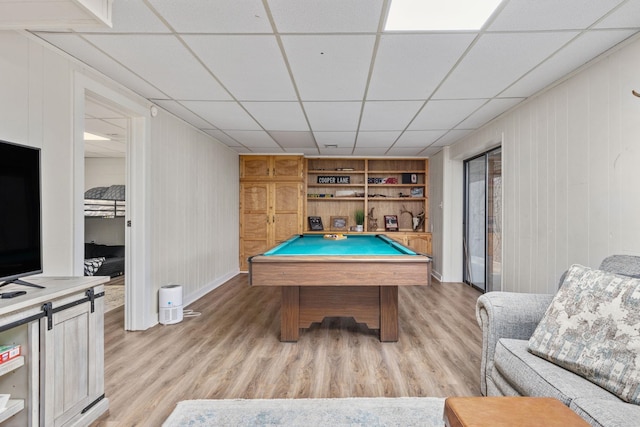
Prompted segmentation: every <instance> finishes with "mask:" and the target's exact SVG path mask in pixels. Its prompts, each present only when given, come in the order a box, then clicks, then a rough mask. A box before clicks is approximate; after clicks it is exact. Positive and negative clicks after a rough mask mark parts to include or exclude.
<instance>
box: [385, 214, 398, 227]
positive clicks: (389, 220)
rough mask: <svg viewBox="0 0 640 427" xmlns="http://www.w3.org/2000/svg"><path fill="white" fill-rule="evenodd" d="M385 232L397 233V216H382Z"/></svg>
mask: <svg viewBox="0 0 640 427" xmlns="http://www.w3.org/2000/svg"><path fill="white" fill-rule="evenodd" d="M384 229H385V231H398V215H385V216H384Z"/></svg>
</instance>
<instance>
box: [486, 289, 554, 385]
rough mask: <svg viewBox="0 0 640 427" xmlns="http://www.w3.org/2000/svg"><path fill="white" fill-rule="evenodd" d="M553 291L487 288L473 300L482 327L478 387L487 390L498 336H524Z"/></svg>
mask: <svg viewBox="0 0 640 427" xmlns="http://www.w3.org/2000/svg"><path fill="white" fill-rule="evenodd" d="M552 299H553V295H550V294H523V293H515V292H488V293H486V294H484V295H481V296H480V297H479V298H478V301H477V303H476V319H477V320H478V325H480V328H482V360H481V366H480V387H481V391H482V394H483V395H485V396H486V394H487V376H489V375H490V374H491V369H493V355H494V353H495V349H496V344H497V343H498V340H499V339H500V338H512V339H521V340H528V339H529V338H530V337H531V335H532V334H533V331H534V330H535V329H536V326H537V325H538V323H539V322H540V320H541V319H542V316H544V313H545V312H546V311H547V308H548V307H549V304H550V303H551V300H552Z"/></svg>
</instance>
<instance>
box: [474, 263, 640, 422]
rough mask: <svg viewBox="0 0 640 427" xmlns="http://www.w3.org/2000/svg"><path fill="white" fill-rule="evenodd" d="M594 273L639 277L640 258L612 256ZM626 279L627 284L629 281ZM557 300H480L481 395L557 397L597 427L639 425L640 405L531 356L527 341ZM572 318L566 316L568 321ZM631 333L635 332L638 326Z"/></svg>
mask: <svg viewBox="0 0 640 427" xmlns="http://www.w3.org/2000/svg"><path fill="white" fill-rule="evenodd" d="M572 268H573V267H572ZM600 270H601V271H600ZM592 271H594V272H595V273H601V274H607V275H609V276H612V275H610V274H609V273H602V271H604V272H610V273H615V274H616V275H623V276H628V277H634V278H640V257H635V256H626V255H614V256H611V257H608V258H606V259H605V260H604V261H603V262H602V264H601V265H600V267H599V269H597V270H592ZM566 274H567V273H565V275H566ZM564 277H565V276H564V275H563V277H562V278H561V280H560V285H562V284H563V281H564ZM623 280H626V281H629V279H627V278H626V277H624V278H623ZM632 282H634V281H632ZM636 283H637V282H636ZM558 294H560V291H559V292H558ZM636 296H637V295H636ZM557 300H558V298H556V300H554V295H541V294H523V293H511V292H489V293H486V294H484V295H482V296H480V298H478V301H477V305H476V316H477V320H478V323H479V325H480V327H481V329H482V340H483V342H482V360H481V389H482V393H483V394H484V395H486V396H546V397H554V398H557V399H559V400H560V401H562V402H563V403H564V404H565V405H567V406H568V407H569V408H571V409H572V410H573V411H574V412H576V413H577V414H578V415H580V416H581V417H582V418H583V419H585V420H586V421H587V422H589V423H590V424H591V425H593V426H616V427H618V426H619V427H623V426H624V427H626V426H637V425H640V406H638V405H637V404H633V403H627V402H626V401H625V400H622V399H621V398H620V397H619V396H618V395H616V394H614V393H612V392H610V391H608V390H607V389H605V388H603V387H601V386H599V385H596V384H595V383H594V382H592V381H590V380H587V379H586V378H584V377H583V376H581V375H578V374H576V373H573V372H571V371H570V370H567V369H565V368H564V367H561V366H560V365H559V364H557V363H552V361H549V360H547V359H545V358H543V357H539V356H538V355H534V354H533V353H532V351H531V349H530V342H529V340H530V339H532V335H535V334H537V333H538V330H537V329H536V328H537V327H538V324H539V323H542V322H544V321H546V318H545V316H548V314H546V312H547V309H548V308H550V306H551V305H553V306H554V307H555V306H556V305H557V302H556V301H557ZM595 300H597V298H595ZM594 303H597V301H595V302H592V304H594ZM572 314H573V313H568V314H567V313H564V315H566V316H568V317H569V318H570V317H571V315H572ZM543 318H544V320H543ZM631 328H632V329H635V330H636V331H637V330H638V328H640V325H635V326H633V325H632V326H631ZM533 340H534V339H532V341H533ZM635 343H636V344H637V339H636V341H635ZM636 348H637V347H636ZM639 357H640V356H639ZM636 372H637V371H636ZM636 396H637V395H636Z"/></svg>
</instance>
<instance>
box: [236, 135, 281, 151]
mask: <svg viewBox="0 0 640 427" xmlns="http://www.w3.org/2000/svg"><path fill="white" fill-rule="evenodd" d="M225 133H226V134H227V135H229V136H230V137H231V138H233V139H235V140H237V141H242V145H244V146H245V147H248V148H251V149H255V148H260V149H263V148H277V149H280V151H282V149H281V148H280V147H279V146H278V144H276V142H275V141H274V140H273V138H271V136H270V135H269V134H268V133H267V132H265V131H262V130H228V131H225Z"/></svg>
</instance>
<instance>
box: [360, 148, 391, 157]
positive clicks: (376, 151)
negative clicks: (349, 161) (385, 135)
mask: <svg viewBox="0 0 640 427" xmlns="http://www.w3.org/2000/svg"><path fill="white" fill-rule="evenodd" d="M386 152H387V148H376V147H356V148H355V149H354V150H353V155H354V156H367V157H369V156H371V157H373V156H384V155H385V154H386Z"/></svg>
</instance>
